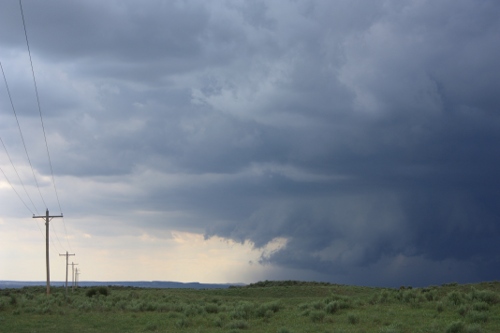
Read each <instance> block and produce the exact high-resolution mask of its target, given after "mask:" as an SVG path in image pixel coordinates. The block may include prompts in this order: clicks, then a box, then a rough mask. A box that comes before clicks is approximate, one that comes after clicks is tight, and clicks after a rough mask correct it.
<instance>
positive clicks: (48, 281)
mask: <svg viewBox="0 0 500 333" xmlns="http://www.w3.org/2000/svg"><path fill="white" fill-rule="evenodd" d="M54 217H63V216H62V214H61V215H54V216H50V215H49V210H48V209H47V210H46V211H45V216H35V214H33V218H34V219H45V262H46V264H47V295H50V263H49V222H50V221H51V220H52V219H53V218H54Z"/></svg>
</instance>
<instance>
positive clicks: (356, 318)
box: [347, 313, 359, 325]
mask: <svg viewBox="0 0 500 333" xmlns="http://www.w3.org/2000/svg"><path fill="white" fill-rule="evenodd" d="M347 321H348V322H349V324H352V325H355V324H357V323H359V316H358V315H356V314H354V313H349V314H348V315H347Z"/></svg>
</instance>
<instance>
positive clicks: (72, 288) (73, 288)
mask: <svg viewBox="0 0 500 333" xmlns="http://www.w3.org/2000/svg"><path fill="white" fill-rule="evenodd" d="M76 265H78V264H75V263H74V262H72V263H71V272H72V273H71V291H74V290H75V266H76ZM77 269H78V268H77Z"/></svg>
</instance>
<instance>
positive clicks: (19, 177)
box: [0, 137, 38, 214]
mask: <svg viewBox="0 0 500 333" xmlns="http://www.w3.org/2000/svg"><path fill="white" fill-rule="evenodd" d="M0 142H2V146H3V149H4V150H5V153H6V154H7V157H8V158H9V161H10V164H11V165H12V167H13V168H14V171H15V172H16V174H17V179H19V182H20V183H21V185H22V187H23V189H24V193H26V195H27V196H28V199H30V202H31V204H32V205H33V208H34V209H35V211H36V212H37V214H38V210H37V209H36V206H35V204H34V203H33V200H31V197H30V195H29V194H28V191H27V190H26V187H25V186H24V183H23V181H22V180H21V176H19V172H17V169H16V167H15V166H14V162H12V159H11V158H10V155H9V152H8V151H7V147H6V146H5V144H4V143H3V140H2V138H1V137H0ZM2 173H3V174H4V176H5V179H7V182H8V183H9V184H10V187H12V189H13V190H14V192H16V194H17V196H18V197H19V199H21V197H20V196H19V194H18V193H17V191H16V190H15V189H14V186H12V184H11V183H10V181H9V180H8V178H7V176H6V175H5V173H4V172H3V170H2ZM21 201H23V200H22V199H21ZM23 204H24V205H25V206H26V208H28V210H29V211H30V212H31V213H32V214H33V212H32V211H31V209H29V207H28V206H27V205H26V204H25V203H24V201H23Z"/></svg>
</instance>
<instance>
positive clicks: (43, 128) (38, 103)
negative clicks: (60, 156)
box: [19, 0, 71, 249]
mask: <svg viewBox="0 0 500 333" xmlns="http://www.w3.org/2000/svg"><path fill="white" fill-rule="evenodd" d="M19 8H20V9H21V17H22V19H23V28H24V36H25V37H26V46H27V48H28V55H29V58H30V64H31V73H32V75H33V84H34V87H35V94H36V102H37V105H38V113H39V114H40V123H41V124H42V131H43V137H44V139H45V148H46V150H47V157H48V160H49V166H50V174H51V176H52V184H53V186H54V192H55V194H56V199H57V205H58V206H59V212H61V216H62V208H61V202H60V201H59V194H58V192H57V187H56V181H55V177H54V169H53V167H52V159H51V158H50V152H49V144H48V142H47V135H46V133H45V126H44V123H43V117H42V108H41V107H40V97H39V94H38V86H37V84H36V77H35V69H34V67H33V60H32V57H31V50H30V45H29V41H28V32H27V30H26V21H25V19H24V11H23V4H22V1H21V0H19ZM44 203H45V202H44ZM45 206H47V205H45ZM63 226H64V232H65V233H66V242H67V243H68V246H69V247H70V249H71V246H70V245H69V241H68V231H67V229H66V223H65V221H64V218H63ZM56 238H58V237H57V234H56ZM58 240H59V238H58ZM61 246H62V245H61Z"/></svg>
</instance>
